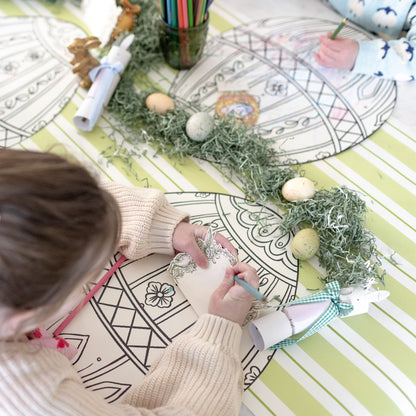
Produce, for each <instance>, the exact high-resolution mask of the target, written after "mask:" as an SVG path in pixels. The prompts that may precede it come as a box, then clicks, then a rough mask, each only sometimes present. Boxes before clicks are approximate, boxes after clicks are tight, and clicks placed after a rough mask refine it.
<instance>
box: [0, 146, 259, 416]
mask: <svg viewBox="0 0 416 416" xmlns="http://www.w3.org/2000/svg"><path fill="white" fill-rule="evenodd" d="M119 211H120V212H119ZM120 214H121V216H120ZM120 218H121V231H120V230H119V228H120V227H119V222H120ZM187 220H188V217H187V216H186V214H184V213H182V212H180V211H178V210H177V209H175V208H174V207H172V206H170V205H169V204H168V202H167V200H166V199H165V197H164V195H163V194H162V193H161V192H160V191H157V190H151V189H139V188H133V187H125V186H121V185H117V184H114V183H109V184H104V185H101V186H98V184H97V182H96V181H95V180H94V179H93V178H92V177H91V175H90V174H89V173H88V172H87V171H86V170H85V169H84V168H83V167H81V166H79V165H76V164H74V163H70V162H68V161H66V160H64V159H63V158H61V157H59V156H56V155H53V154H48V153H38V152H29V151H19V150H10V149H2V150H0V395H1V397H0V415H2V416H4V415H9V416H17V415H39V416H40V415H42V416H46V415H53V416H60V415H65V416H75V415H83V416H84V415H85V416H89V415H97V416H98V415H99V416H114V415H117V416H123V415H126V416H127V415H128V416H133V415H136V416H139V415H143V416H156V415H158V416H162V415H163V416H168V415H187V416H190V415H206V416H213V415H216V416H218V415H224V416H230V415H236V414H237V413H238V411H239V408H240V404H241V395H242V369H241V363H240V360H239V354H238V353H239V343H240V337H241V332H242V331H241V324H242V322H243V320H244V318H245V316H246V314H247V313H248V311H249V309H250V306H251V303H252V300H253V298H252V296H251V295H249V293H248V292H247V291H246V290H244V289H243V288H242V287H241V286H240V285H236V284H234V281H233V276H234V274H238V275H239V276H240V277H241V278H243V279H245V280H246V281H248V282H249V283H250V284H251V285H253V286H255V287H258V276H257V274H256V272H255V270H254V269H253V268H252V267H250V266H249V265H247V264H244V263H238V264H237V265H236V266H235V267H233V268H230V269H228V270H227V272H226V274H225V277H224V280H223V282H222V284H221V285H220V287H219V288H218V289H217V291H216V292H214V294H213V295H212V296H211V299H210V306H209V312H210V313H209V314H206V315H203V316H201V317H200V318H199V319H198V320H197V322H196V323H195V325H194V326H193V327H192V328H191V330H190V331H189V332H188V333H187V334H184V335H182V336H181V337H178V339H176V340H175V341H174V342H173V343H172V344H171V345H170V346H169V347H168V348H166V349H165V350H164V352H163V353H162V355H161V356H160V358H159V359H158V360H157V362H156V363H154V364H153V366H152V368H151V371H150V373H149V375H147V376H146V377H145V378H144V381H143V382H142V383H141V384H140V385H139V386H136V387H133V388H131V390H130V392H129V393H128V394H127V395H126V396H127V397H126V398H125V400H124V403H118V404H109V403H107V402H106V401H105V400H104V399H102V398H101V397H100V396H99V395H97V393H94V392H92V391H89V390H86V389H85V388H84V387H83V385H82V382H81V379H80V377H79V376H78V374H77V372H76V371H75V370H74V368H73V367H72V365H71V363H70V361H69V360H68V359H67V358H66V357H65V356H64V355H62V354H60V353H59V352H57V351H56V350H53V349H51V348H46V347H45V346H42V345H36V344H34V343H32V342H31V341H29V340H28V337H27V336H26V334H28V333H29V332H30V331H33V330H34V329H35V328H37V327H39V326H40V325H42V324H44V323H48V322H50V321H51V319H53V317H56V316H58V315H61V316H62V312H63V311H64V310H68V309H71V306H73V305H69V304H68V299H70V298H71V297H72V295H74V294H76V293H79V291H80V287H81V286H82V284H84V283H85V282H86V281H88V280H91V279H93V278H95V277H97V275H98V274H99V273H100V271H101V270H102V268H103V266H104V265H105V263H106V261H107V259H108V258H109V256H110V255H111V254H112V253H113V252H114V250H115V249H116V247H117V246H118V247H119V250H120V251H121V252H122V253H123V254H125V255H126V256H127V257H128V258H131V259H134V258H140V257H143V256H146V255H148V254H149V253H165V254H171V255H173V254H174V252H175V251H182V250H187V251H188V252H189V253H190V254H191V255H192V256H193V258H194V260H195V261H196V262H197V263H198V264H199V265H200V266H201V267H204V266H207V261H208V260H207V259H206V258H205V257H204V255H203V254H202V252H200V251H199V248H198V246H197V244H196V241H195V239H196V238H197V237H200V238H203V237H204V235H205V233H206V230H207V228H206V227H203V226H195V225H191V224H190V223H189V222H187ZM217 242H218V243H219V244H221V245H223V246H224V247H226V248H227V249H229V250H230V251H231V252H232V253H233V254H234V255H236V251H235V249H234V248H233V247H232V245H231V243H230V242H229V241H228V240H227V239H225V237H223V236H221V235H220V234H217ZM65 303H67V305H65ZM33 333H36V331H35V332H33Z"/></svg>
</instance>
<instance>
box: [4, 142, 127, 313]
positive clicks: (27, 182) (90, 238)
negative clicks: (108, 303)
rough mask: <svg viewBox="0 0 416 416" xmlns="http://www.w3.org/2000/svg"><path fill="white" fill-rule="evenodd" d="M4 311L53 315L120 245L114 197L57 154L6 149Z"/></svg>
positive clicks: (76, 165)
mask: <svg viewBox="0 0 416 416" xmlns="http://www.w3.org/2000/svg"><path fill="white" fill-rule="evenodd" d="M0 216H1V217H0V306H5V307H7V308H9V309H12V310H32V309H39V310H40V311H41V315H42V316H43V317H44V316H47V315H48V314H50V313H53V312H54V311H56V310H57V309H59V307H60V306H61V304H62V302H63V301H64V299H65V298H66V297H67V296H68V295H69V294H70V293H71V291H73V289H74V288H75V287H76V286H77V285H79V284H80V283H81V282H82V281H83V280H84V279H85V277H86V275H87V274H89V273H91V271H93V270H97V272H98V270H99V268H102V267H103V266H104V264H105V261H106V260H107V259H108V258H109V256H110V255H111V253H112V251H113V250H114V249H115V247H116V243H117V241H118V232H119V231H118V229H119V222H120V220H119V216H120V214H119V210H118V207H117V204H116V202H115V200H114V199H113V197H112V196H111V195H110V194H108V193H107V192H106V191H104V190H103V189H101V188H100V187H99V186H98V183H97V181H96V180H95V179H94V178H93V177H92V176H91V175H90V174H89V172H88V171H87V170H86V169H85V168H84V167H82V166H80V165H78V164H76V163H71V162H69V161H67V160H66V159H64V158H62V157H60V156H57V155H54V154H52V153H41V152H32V151H21V150H11V149H1V150H0Z"/></svg>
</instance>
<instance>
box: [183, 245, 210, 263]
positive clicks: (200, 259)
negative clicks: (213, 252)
mask: <svg viewBox="0 0 416 416" xmlns="http://www.w3.org/2000/svg"><path fill="white" fill-rule="evenodd" d="M186 251H187V253H188V254H189V255H190V256H191V257H192V259H193V260H194V261H195V263H196V264H197V265H198V266H199V267H201V268H203V269H206V268H207V267H208V265H209V261H208V259H207V256H206V255H205V254H204V253H203V252H202V251H201V249H200V248H199V247H198V244H197V242H196V240H191V241H189V243H188V246H187V249H186Z"/></svg>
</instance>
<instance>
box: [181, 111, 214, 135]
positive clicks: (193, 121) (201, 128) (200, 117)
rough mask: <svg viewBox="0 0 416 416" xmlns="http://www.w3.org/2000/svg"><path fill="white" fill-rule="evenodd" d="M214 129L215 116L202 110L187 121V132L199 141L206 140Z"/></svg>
mask: <svg viewBox="0 0 416 416" xmlns="http://www.w3.org/2000/svg"><path fill="white" fill-rule="evenodd" d="M213 129H214V118H213V117H212V116H211V115H209V114H208V113H205V112H203V111H201V112H200V113H195V114H193V115H192V116H191V117H189V119H188V121H187V123H186V134H187V135H188V137H189V138H190V139H192V140H195V141H197V142H202V141H204V140H205V139H206V138H207V137H208V135H209V134H210V133H211V132H212V130H213Z"/></svg>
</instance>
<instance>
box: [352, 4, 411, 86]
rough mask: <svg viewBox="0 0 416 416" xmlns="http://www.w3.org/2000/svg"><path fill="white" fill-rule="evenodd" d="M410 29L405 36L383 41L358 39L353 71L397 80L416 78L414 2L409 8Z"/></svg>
mask: <svg viewBox="0 0 416 416" xmlns="http://www.w3.org/2000/svg"><path fill="white" fill-rule="evenodd" d="M408 21H409V24H410V29H409V31H408V32H407V36H406V37H405V38H400V39H394V40H390V41H385V40H383V39H374V40H369V41H359V42H358V43H359V46H360V49H359V52H358V56H357V59H356V61H355V65H354V68H353V69H352V71H353V72H359V73H362V74H370V75H376V76H379V77H381V78H386V79H395V80H398V81H411V80H415V79H416V57H415V56H414V54H415V52H416V4H415V5H413V7H412V8H411V9H410V12H409V16H408Z"/></svg>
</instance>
